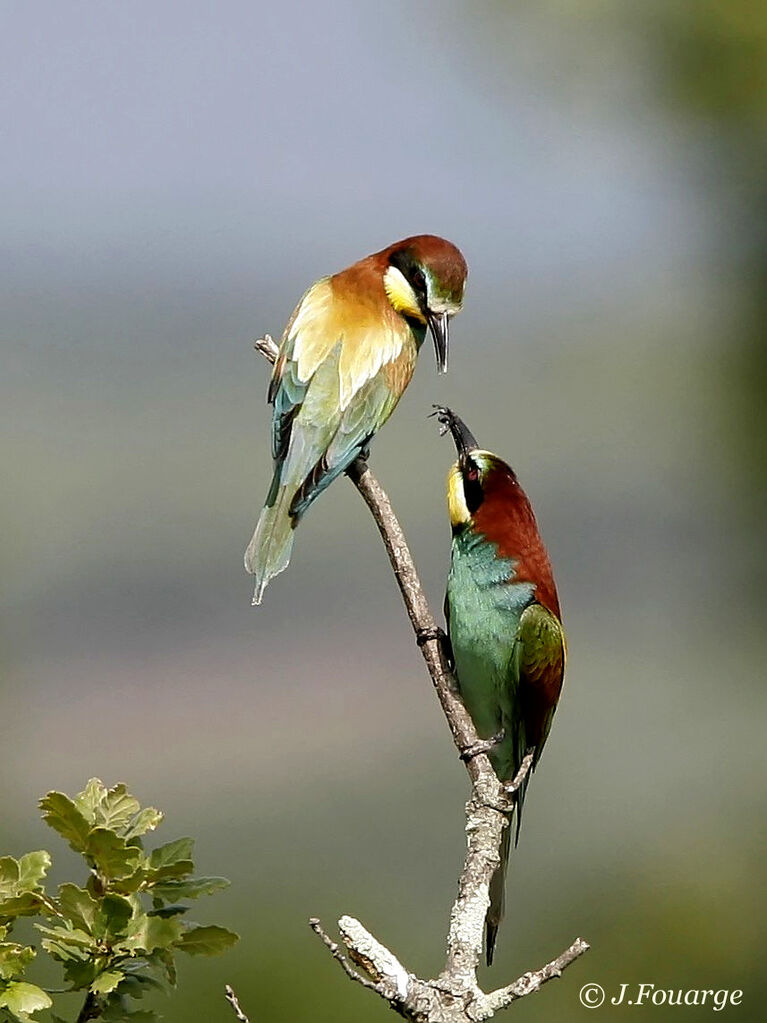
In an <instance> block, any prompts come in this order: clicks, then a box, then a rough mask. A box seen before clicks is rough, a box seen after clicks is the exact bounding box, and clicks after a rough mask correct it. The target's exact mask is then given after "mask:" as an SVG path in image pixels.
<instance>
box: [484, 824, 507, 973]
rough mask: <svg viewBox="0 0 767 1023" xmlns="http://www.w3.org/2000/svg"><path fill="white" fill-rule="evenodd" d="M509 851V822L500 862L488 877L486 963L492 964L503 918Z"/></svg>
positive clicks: (505, 829) (503, 840) (502, 842)
mask: <svg viewBox="0 0 767 1023" xmlns="http://www.w3.org/2000/svg"><path fill="white" fill-rule="evenodd" d="M510 851H511V822H509V825H508V827H505V828H504V829H503V837H502V839H501V849H500V853H501V862H500V863H499V864H498V868H497V870H496V871H495V873H494V874H493V876H492V878H491V879H490V906H489V908H488V910H487V916H486V917H485V957H486V959H487V965H488V966H492V965H493V953H494V952H495V939H496V937H497V935H498V928H499V927H500V926H501V921H502V920H503V913H504V910H505V908H506V869H507V867H508V865H509V852H510Z"/></svg>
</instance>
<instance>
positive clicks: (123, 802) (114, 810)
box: [95, 783, 141, 834]
mask: <svg viewBox="0 0 767 1023" xmlns="http://www.w3.org/2000/svg"><path fill="white" fill-rule="evenodd" d="M140 810H141V803H139V801H138V799H136V798H135V796H132V795H131V794H130V793H129V792H128V789H127V787H126V786H125V785H123V784H122V783H120V784H119V785H114V786H113V787H112V788H111V789H109V791H108V792H107V793H106V795H105V796H104V798H103V799H102V800H101V803H100V805H99V806H98V807H97V808H96V819H95V823H96V824H101V825H102V826H103V827H105V828H109V829H110V831H115V832H117V833H118V834H120V833H122V832H124V831H125V830H126V829H127V827H128V825H129V824H130V822H131V821H132V820H133V818H134V817H136V816H137V815H138V813H139V811H140Z"/></svg>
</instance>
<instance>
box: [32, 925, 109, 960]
mask: <svg viewBox="0 0 767 1023" xmlns="http://www.w3.org/2000/svg"><path fill="white" fill-rule="evenodd" d="M35 927H36V928H37V930H38V931H40V933H41V934H44V935H45V937H44V938H43V940H42V941H41V945H42V946H43V948H44V949H45V951H46V952H48V954H49V955H52V956H53V958H54V959H58V960H59V962H62V963H67V962H70V961H72V960H77V961H80V962H82V961H83V960H85V959H87V958H88V957H89V956H90V955H92V954H93V950H94V948H95V944H96V943H95V941H94V939H93V937H92V936H91V935H90V934H86V933H85V931H80V930H78V929H77V928H69V927H45V926H44V925H43V924H35Z"/></svg>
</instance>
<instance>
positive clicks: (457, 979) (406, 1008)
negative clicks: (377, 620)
mask: <svg viewBox="0 0 767 1023" xmlns="http://www.w3.org/2000/svg"><path fill="white" fill-rule="evenodd" d="M255 347H256V349H257V351H259V352H261V354H262V355H264V357H265V358H266V359H268V360H269V362H272V363H273V362H274V361H275V359H276V357H277V352H278V349H277V345H276V344H275V343H274V341H273V340H272V338H271V337H270V336H269V335H268V334H267V335H265V336H264V337H263V338H259V340H258V341H256V343H255ZM347 475H348V476H349V478H350V479H351V480H352V482H353V483H354V485H355V487H356V488H357V490H358V491H359V492H360V494H361V495H362V498H363V500H364V501H365V503H366V504H367V506H368V508H369V509H370V512H371V514H372V516H373V519H374V520H375V523H376V525H377V526H378V531H379V533H380V534H381V539H382V540H383V543H384V547H385V548H386V553H387V554H388V556H389V561H390V563H391V567H392V570H393V571H394V576H395V578H396V580H397V584H398V585H399V588H400V592H401V593H402V599H403V601H404V603H405V608H406V609H407V613H408V617H409V618H410V623H411V625H412V626H413V631H414V632H415V636H416V641H417V643H418V645H419V647H420V648H421V653H422V655H423V659H424V661H425V662H426V667H427V669H428V671H429V675H430V677H431V680H432V683H433V685H434V689H435V691H436V693H437V697H438V699H439V702H440V705H441V707H442V711H443V713H444V715H445V718H446V720H447V723H448V725H449V727H450V732H451V734H452V736H453V742H454V743H455V746H456V749H457V750H458V753H459V755H460V756H461V758H462V759H463V760H464V763H465V765H466V770H467V771H468V774H469V778H470V779H471V786H472V787H471V796H470V798H469V801H468V803H467V804H466V838H467V851H466V858H465V860H464V864H463V869H462V871H461V875H460V878H459V880H458V896H457V898H456V900H455V903H454V904H453V908H452V911H451V913H450V924H449V928H448V936H447V956H446V959H445V966H444V968H443V970H442V972H441V973H440V974H439V976H438V977H437V978H436V979H434V980H421V979H419V978H418V977H416V976H415V975H414V974H412V973H409V972H408V971H407V969H406V968H405V967H404V966H403V965H402V964H401V963H400V961H399V960H398V959H397V958H396V956H395V955H394V954H393V953H392V952H390V951H389V949H387V948H386V947H385V946H384V945H382V944H381V943H380V942H379V941H378V940H377V939H376V938H374V937H373V935H372V934H370V933H369V932H368V931H367V930H366V929H365V928H364V927H363V926H362V924H361V923H360V922H359V921H358V920H355V919H354V918H353V917H350V916H342V917H341V919H340V920H339V921H338V929H339V932H340V934H341V939H342V941H343V943H344V945H345V946H346V949H347V950H348V955H349V958H348V959H347V957H346V956H345V955H343V953H342V952H341V951H340V949H339V946H338V945H337V944H336V943H335V942H334V941H332V939H331V938H329V937H328V935H327V934H326V933H325V931H324V930H323V929H322V926H321V925H320V922H319V920H316V919H312V920H310V921H309V923H310V925H311V927H312V930H314V932H315V933H316V934H317V935H318V936H319V937H320V939H321V940H322V941H323V942H324V944H325V945H326V947H327V948H328V950H329V951H330V952H331V954H332V955H333V957H334V958H335V959H336V960H337V961H338V962H339V964H340V965H341V967H342V968H343V970H344V971H345V973H346V974H347V976H348V977H349V978H350V979H352V980H354V981H355V982H356V983H359V984H362V985H363V986H364V987H366V988H370V989H372V990H374V991H375V992H376V993H377V994H378V995H380V996H381V998H383V999H385V1000H386V1001H387V1002H389V1004H390V1005H391V1006H392V1008H393V1009H395V1010H396V1011H397V1012H398V1013H399V1014H400V1015H401V1016H404V1018H405V1019H408V1020H412V1021H413V1023H479V1021H480V1020H486V1019H490V1017H492V1016H493V1015H494V1014H495V1013H496V1012H497V1011H498V1010H500V1009H504V1008H506V1007H507V1006H508V1005H511V1003H512V1002H513V1001H516V1000H517V999H518V998H522V997H524V996H525V995H528V994H532V993H533V992H534V991H537V990H538V989H539V988H540V987H541V985H542V984H545V983H546V982H547V981H549V980H551V979H552V978H554V977H559V976H560V975H561V973H562V971H563V970H564V969H565V967H567V966H569V965H570V963H572V962H574V961H575V960H576V959H577V958H578V957H579V956H581V955H583V953H584V952H586V951H587V950H588V948H589V946H588V944H587V943H586V942H585V941H584V940H583V939H582V938H576V940H575V941H574V942H573V943H572V945H571V946H570V947H569V948H568V949H566V950H565V951H564V952H563V953H562V954H561V955H559V956H557V958H556V959H553V960H552V961H551V962H550V963H547V964H546V965H545V966H542V967H541V968H540V969H538V970H533V971H530V972H529V973H525V974H524V975H523V976H522V977H519V978H518V979H517V980H515V981H514V983H513V984H509V985H508V986H506V987H502V988H499V989H498V990H496V991H492V992H490V993H488V994H486V993H485V992H483V991H482V990H481V989H480V987H479V985H478V984H477V967H478V966H479V962H480V959H481V956H482V941H483V934H484V923H485V914H486V912H487V908H488V905H489V903H490V897H489V887H490V879H491V878H492V876H493V873H494V872H495V869H496V867H497V866H498V864H499V862H500V847H501V838H502V835H503V829H504V828H505V827H508V815H509V812H510V811H511V809H512V807H513V805H514V804H513V798H514V793H515V792H516V790H517V789H518V788H519V786H520V785H521V783H522V781H523V780H524V778H525V776H526V775H527V773H528V772H529V770H530V767H531V764H532V759H533V758H532V755H529V756H527V757H525V759H524V761H523V763H522V766H521V768H520V771H519V773H518V774H517V777H516V778H515V779H514V781H513V782H512V783H511V784H510V785H506V786H504V785H503V784H502V783H501V782H499V780H498V778H497V777H496V775H495V772H494V771H493V768H492V766H491V764H490V760H489V759H488V757H487V753H486V752H482V750H483V744H482V743H481V741H480V739H479V737H478V736H477V732H476V729H475V728H474V723H473V722H472V720H471V718H470V716H469V714H468V712H467V710H466V708H465V707H464V705H463V703H462V702H461V699H460V697H459V695H458V688H457V685H456V682H455V678H454V677H453V674H452V671H451V669H450V665H449V663H448V660H447V656H446V652H445V645H444V642H443V639H444V634H443V633H442V631H441V629H439V628H438V627H437V624H436V622H435V620H434V616H433V615H432V613H431V610H430V609H429V605H428V603H427V601H426V597H425V595H424V592H423V587H422V586H421V582H420V579H419V578H418V573H417V571H416V568H415V564H414V562H413V558H412V555H411V554H410V550H409V548H408V545H407V541H406V540H405V534H404V533H403V531H402V527H401V526H400V524H399V522H398V521H397V517H396V515H395V514H394V510H393V508H392V506H391V503H390V501H389V498H388V497H387V496H386V493H385V492H384V490H383V488H382V487H381V484H380V483H379V482H378V480H377V479H376V478H375V476H374V475H373V473H372V472H371V471H370V468H369V466H368V464H367V462H366V461H363V460H362V459H357V460H356V461H355V462H353V463H352V464H351V465H350V467H349V469H348V470H347ZM349 959H350V960H351V961H352V962H353V963H354V964H355V966H357V967H359V968H360V969H361V970H363V971H364V973H365V974H366V975H367V976H363V975H362V974H361V973H359V972H358V971H357V970H355V969H354V968H353V967H352V965H351V964H350V962H349ZM368 978H370V979H368Z"/></svg>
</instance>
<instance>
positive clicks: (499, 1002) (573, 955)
mask: <svg viewBox="0 0 767 1023" xmlns="http://www.w3.org/2000/svg"><path fill="white" fill-rule="evenodd" d="M590 947H591V946H590V945H589V944H588V942H586V941H584V940H583V938H576V939H575V941H574V942H573V943H572V945H571V946H570V947H569V948H568V949H565V951H564V952H563V953H562V955H560V956H557V958H556V959H552V960H551V962H550V963H547V964H546V965H545V966H542V967H541V968H540V970H533V971H531V972H529V973H525V974H524V975H523V976H521V977H520V978H519V979H518V980H515V981H514V983H513V984H509V985H508V987H502V988H499V989H498V990H497V991H491V992H490V994H488V995H486V996H485V997H486V1005H487V1008H488V1009H489V1010H490V1011H491V1012H498V1010H499V1009H505V1008H506V1007H507V1006H508V1005H511V1003H512V1002H515V1001H516V1000H517V999H518V998H524V996H525V995H531V994H532V993H533V992H534V991H537V990H538V989H539V988H540V987H541V985H543V984H545V983H546V981H549V980H553V979H554V978H555V977H561V976H562V971H563V970H564V969H566V968H567V967H568V966H569V965H570V963H574V962H575V960H576V959H578V957H579V956H582V955H583V953H584V952H588V950H589V948H590Z"/></svg>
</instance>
